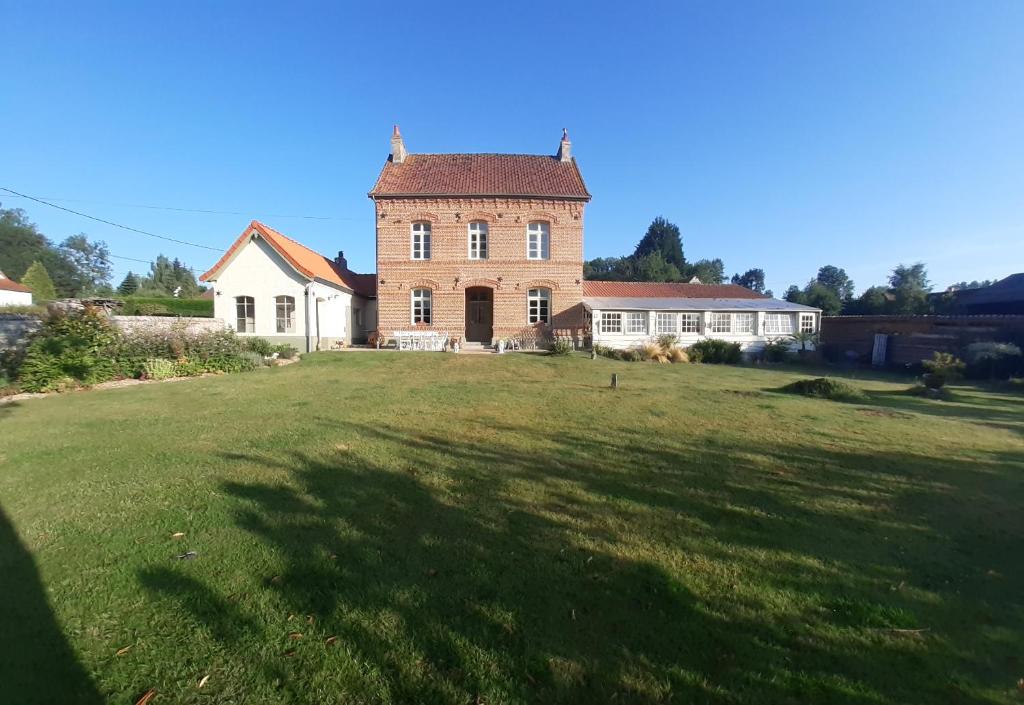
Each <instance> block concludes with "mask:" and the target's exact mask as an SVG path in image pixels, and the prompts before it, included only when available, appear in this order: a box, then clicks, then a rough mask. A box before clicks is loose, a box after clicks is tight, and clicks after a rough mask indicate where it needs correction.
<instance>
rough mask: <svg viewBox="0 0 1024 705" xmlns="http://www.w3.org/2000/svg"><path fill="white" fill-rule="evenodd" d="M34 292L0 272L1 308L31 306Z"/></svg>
mask: <svg viewBox="0 0 1024 705" xmlns="http://www.w3.org/2000/svg"><path fill="white" fill-rule="evenodd" d="M31 305H32V290H31V289H29V288H28V287H27V286H25V285H24V284H19V283H18V282H16V281H14V280H13V279H8V278H7V276H6V275H5V274H4V273H3V272H0V306H31Z"/></svg>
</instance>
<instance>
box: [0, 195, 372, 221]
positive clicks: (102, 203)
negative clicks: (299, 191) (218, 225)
mask: <svg viewBox="0 0 1024 705" xmlns="http://www.w3.org/2000/svg"><path fill="white" fill-rule="evenodd" d="M4 190H5V191H6V190H7V189H4ZM15 196H16V197H17V198H30V197H29V196H22V195H20V194H15ZM43 198H45V199H46V200H48V201H62V202H64V203H91V204H93V205H98V206H116V207H119V208H146V209H149V210H156V211H175V212H178V213H206V214H211V215H248V213H245V212H242V211H221V210H212V209H207V208H178V207H175V206H148V205H143V204H140V203H112V202H108V201H90V200H86V199H84V198H53V197H50V196H43ZM262 215H263V216H264V217H266V218H302V219H304V220H363V219H362V218H341V217H336V216H328V215H285V214H283V213H263V214H262Z"/></svg>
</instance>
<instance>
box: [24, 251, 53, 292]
mask: <svg viewBox="0 0 1024 705" xmlns="http://www.w3.org/2000/svg"><path fill="white" fill-rule="evenodd" d="M21 283H22V284H24V285H25V286H27V287H28V288H29V289H31V290H32V298H33V299H34V300H35V301H37V302H38V301H53V300H54V299H56V298H57V290H56V289H55V288H54V286H53V279H51V278H50V273H49V272H47V271H46V267H44V266H43V263H42V262H40V261H39V260H36V261H35V262H33V263H32V264H31V265H29V268H28V271H27V272H25V276H23V277H22V278H21Z"/></svg>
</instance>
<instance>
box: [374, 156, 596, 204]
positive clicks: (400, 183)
mask: <svg viewBox="0 0 1024 705" xmlns="http://www.w3.org/2000/svg"><path fill="white" fill-rule="evenodd" d="M368 195H369V196H370V198H377V197H385V198H386V197H396V196H519V197H526V196H539V197H547V198H573V199H580V200H586V201H589V200H590V193H589V192H588V191H587V187H586V185H585V184H584V183H583V176H582V175H580V170H579V167H577V166H576V160H575V159H571V160H569V161H567V162H563V161H561V160H560V159H558V158H557V157H549V156H543V155H534V154H410V155H408V156H406V158H405V160H404V161H403V162H402V163H401V164H396V163H395V162H393V161H392V160H391V159H390V158H389V159H388V161H387V162H385V163H384V168H383V169H382V170H381V172H380V176H379V177H378V178H377V183H376V185H374V187H373V190H372V191H370V193H369V194H368Z"/></svg>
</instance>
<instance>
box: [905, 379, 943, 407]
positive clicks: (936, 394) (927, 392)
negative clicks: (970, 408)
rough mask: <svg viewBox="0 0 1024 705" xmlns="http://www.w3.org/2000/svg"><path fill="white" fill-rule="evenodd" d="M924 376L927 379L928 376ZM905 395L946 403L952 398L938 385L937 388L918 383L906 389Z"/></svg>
mask: <svg viewBox="0 0 1024 705" xmlns="http://www.w3.org/2000/svg"><path fill="white" fill-rule="evenodd" d="M929 374H930V373H929ZM925 376H926V377H927V376H928V375H925ZM944 383H945V381H943V384H944ZM905 393H906V394H909V395H910V396H912V397H925V398H926V399H945V400H947V401H948V400H949V399H952V397H953V395H952V394H950V393H949V390H948V389H943V388H942V385H939V386H938V387H931V386H929V385H928V384H927V383H922V382H918V383H917V384H915V385H913V386H912V387H910V388H909V389H907V391H906V392H905Z"/></svg>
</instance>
